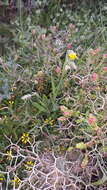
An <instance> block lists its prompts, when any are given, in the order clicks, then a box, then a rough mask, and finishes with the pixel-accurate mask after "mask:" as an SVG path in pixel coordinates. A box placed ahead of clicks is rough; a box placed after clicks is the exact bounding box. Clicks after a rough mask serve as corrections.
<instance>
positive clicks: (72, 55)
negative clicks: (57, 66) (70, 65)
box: [68, 51, 77, 61]
mask: <svg viewBox="0 0 107 190" xmlns="http://www.w3.org/2000/svg"><path fill="white" fill-rule="evenodd" d="M68 57H69V59H70V60H72V61H74V60H75V59H77V55H76V53H75V52H73V51H72V52H71V53H69V54H68Z"/></svg>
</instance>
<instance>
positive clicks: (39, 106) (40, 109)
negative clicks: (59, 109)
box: [33, 102, 46, 112]
mask: <svg viewBox="0 0 107 190" xmlns="http://www.w3.org/2000/svg"><path fill="white" fill-rule="evenodd" d="M33 106H34V107H36V108H37V109H38V110H39V111H40V112H45V111H46V108H45V107H43V106H42V105H40V104H38V103H36V102H33Z"/></svg>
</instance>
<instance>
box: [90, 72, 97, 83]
mask: <svg viewBox="0 0 107 190" xmlns="http://www.w3.org/2000/svg"><path fill="white" fill-rule="evenodd" d="M91 79H92V80H93V81H96V80H97V79H98V74H97V73H93V74H92V75H91Z"/></svg>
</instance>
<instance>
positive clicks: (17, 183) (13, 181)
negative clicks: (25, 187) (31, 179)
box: [11, 176, 21, 186]
mask: <svg viewBox="0 0 107 190" xmlns="http://www.w3.org/2000/svg"><path fill="white" fill-rule="evenodd" d="M11 182H12V183H15V186H19V184H20V182H21V180H20V179H19V178H18V177H17V176H16V177H14V179H13V180H11Z"/></svg>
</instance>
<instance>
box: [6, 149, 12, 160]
mask: <svg viewBox="0 0 107 190" xmlns="http://www.w3.org/2000/svg"><path fill="white" fill-rule="evenodd" d="M6 153H7V159H8V160H11V159H12V151H11V150H9V151H7V152H6Z"/></svg>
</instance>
